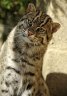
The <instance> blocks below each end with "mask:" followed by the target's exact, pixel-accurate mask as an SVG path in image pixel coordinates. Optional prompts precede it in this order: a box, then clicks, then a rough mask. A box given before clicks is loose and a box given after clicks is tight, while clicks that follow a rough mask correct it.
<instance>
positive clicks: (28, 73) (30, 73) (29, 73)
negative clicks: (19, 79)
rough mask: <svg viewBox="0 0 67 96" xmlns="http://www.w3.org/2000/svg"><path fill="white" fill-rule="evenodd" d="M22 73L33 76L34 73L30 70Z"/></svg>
mask: <svg viewBox="0 0 67 96" xmlns="http://www.w3.org/2000/svg"><path fill="white" fill-rule="evenodd" d="M24 75H28V76H35V74H34V73H32V72H26V73H24Z"/></svg>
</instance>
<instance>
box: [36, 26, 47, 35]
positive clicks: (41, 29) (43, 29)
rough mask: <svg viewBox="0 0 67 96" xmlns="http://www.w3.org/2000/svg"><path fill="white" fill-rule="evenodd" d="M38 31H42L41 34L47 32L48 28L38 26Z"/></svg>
mask: <svg viewBox="0 0 67 96" xmlns="http://www.w3.org/2000/svg"><path fill="white" fill-rule="evenodd" d="M36 32H37V33H41V34H45V33H46V29H45V28H42V27H37V28H36Z"/></svg>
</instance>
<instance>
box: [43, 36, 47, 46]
mask: <svg viewBox="0 0 67 96" xmlns="http://www.w3.org/2000/svg"><path fill="white" fill-rule="evenodd" d="M47 42H48V41H47V37H46V36H45V37H44V38H43V44H45V45H47Z"/></svg>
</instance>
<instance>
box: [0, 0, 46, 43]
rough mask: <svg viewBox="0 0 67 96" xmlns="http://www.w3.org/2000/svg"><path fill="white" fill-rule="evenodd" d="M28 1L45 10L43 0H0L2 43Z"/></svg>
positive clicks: (0, 35) (22, 12)
mask: <svg viewBox="0 0 67 96" xmlns="http://www.w3.org/2000/svg"><path fill="white" fill-rule="evenodd" d="M29 3H34V5H35V6H36V7H39V8H41V9H42V10H44V11H45V12H46V3H45V0H0V41H1V43H3V42H4V41H5V40H6V38H7V36H8V34H9V32H10V31H11V30H12V28H13V27H14V26H15V25H16V24H17V22H18V21H19V20H20V18H21V17H22V16H23V14H24V13H25V11H26V8H27V6H28V4H29Z"/></svg>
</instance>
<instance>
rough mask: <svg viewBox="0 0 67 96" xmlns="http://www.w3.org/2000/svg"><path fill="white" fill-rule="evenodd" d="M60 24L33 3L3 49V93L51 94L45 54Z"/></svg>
mask: <svg viewBox="0 0 67 96" xmlns="http://www.w3.org/2000/svg"><path fill="white" fill-rule="evenodd" d="M32 6H33V8H31V7H32ZM59 27H60V24H58V23H55V22H53V21H52V19H51V17H50V16H48V15H47V14H45V13H44V12H42V11H39V10H36V8H35V7H34V5H33V4H29V6H28V9H27V14H25V15H24V16H23V17H22V19H21V20H20V22H18V24H17V26H16V27H15V28H14V29H13V30H12V31H11V32H10V34H9V36H8V39H7V40H6V42H5V43H4V44H3V47H2V49H1V53H0V65H1V66H0V96H50V94H49V90H48V87H47V85H46V83H45V81H44V79H43V76H42V65H43V55H44V53H45V51H46V49H47V46H48V43H49V41H50V40H51V38H52V35H53V33H54V32H56V31H57V30H58V28H59Z"/></svg>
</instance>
